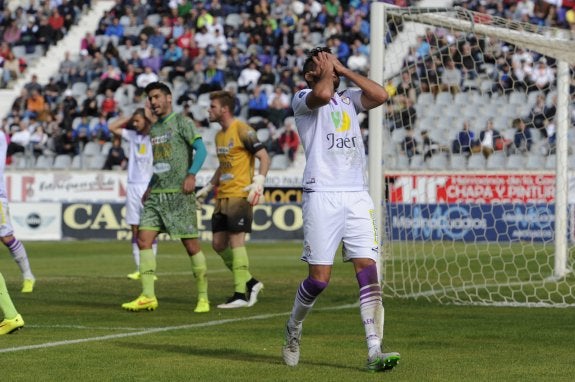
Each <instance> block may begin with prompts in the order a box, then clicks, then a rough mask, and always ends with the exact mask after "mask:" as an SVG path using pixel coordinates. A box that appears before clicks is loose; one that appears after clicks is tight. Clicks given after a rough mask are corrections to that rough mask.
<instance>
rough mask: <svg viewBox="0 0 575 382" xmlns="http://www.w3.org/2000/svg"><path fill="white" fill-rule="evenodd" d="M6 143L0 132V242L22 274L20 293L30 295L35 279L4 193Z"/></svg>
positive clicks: (6, 195)
mask: <svg viewBox="0 0 575 382" xmlns="http://www.w3.org/2000/svg"><path fill="white" fill-rule="evenodd" d="M7 148H8V142H7V140H6V134H5V133H4V132H3V131H0V240H2V244H4V245H5V246H6V248H8V250H9V251H10V255H12V258H13V259H14V261H16V264H18V267H19V268H20V272H21V273H22V278H23V279H24V282H23V284H22V293H30V292H32V291H33V290H34V284H35V283H36V278H35V277H34V275H33V274H32V270H31V269H30V262H29V261H28V254H27V253H26V248H24V244H22V242H21V241H20V240H18V239H16V238H15V237H14V228H13V227H12V223H11V221H10V210H9V209H8V194H7V193H6V185H5V184H4V170H5V169H6V150H7Z"/></svg>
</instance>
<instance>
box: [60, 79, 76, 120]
mask: <svg viewBox="0 0 575 382" xmlns="http://www.w3.org/2000/svg"><path fill="white" fill-rule="evenodd" d="M77 113H78V101H76V98H74V95H73V94H72V89H66V90H65V91H64V99H63V100H62V117H63V118H62V124H63V128H65V129H72V121H73V120H74V118H75V117H76V115H77Z"/></svg>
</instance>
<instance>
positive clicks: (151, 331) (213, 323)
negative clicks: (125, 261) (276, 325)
mask: <svg viewBox="0 0 575 382" xmlns="http://www.w3.org/2000/svg"><path fill="white" fill-rule="evenodd" d="M357 306H359V303H354V304H346V305H340V306H334V307H328V308H320V309H316V311H330V310H341V309H347V308H354V307H357ZM289 314H290V313H289V312H288V313H270V314H260V315H256V316H251V317H241V318H230V319H226V320H216V321H208V322H201V323H197V324H189V325H177V326H165V327H160V328H150V329H145V330H141V331H138V332H130V333H117V334H109V335H105V336H97V337H88V338H78V339H75V340H64V341H55V342H46V343H43V344H37V345H26V346H17V347H13V348H6V349H0V353H14V352H19V351H25V350H36V349H47V348H53V347H59V346H68V345H76V344H81V343H86V342H98V341H110V340H116V339H120V338H127V337H136V336H144V335H148V334H154V333H161V332H169V331H173V330H185V329H195V328H205V327H210V326H218V325H225V324H232V323H236V322H242V321H252V320H265V319H268V318H275V317H280V316H285V315H289Z"/></svg>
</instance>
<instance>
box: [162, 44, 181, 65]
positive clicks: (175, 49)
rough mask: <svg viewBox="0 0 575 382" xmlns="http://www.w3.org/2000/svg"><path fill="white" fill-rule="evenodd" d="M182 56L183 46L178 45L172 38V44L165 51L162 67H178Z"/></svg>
mask: <svg viewBox="0 0 575 382" xmlns="http://www.w3.org/2000/svg"><path fill="white" fill-rule="evenodd" d="M182 57H183V52H182V48H180V47H179V46H177V45H176V42H175V41H174V40H170V45H169V46H168V49H167V50H166V52H165V53H164V57H163V60H162V68H165V67H170V68H174V67H176V66H177V65H178V64H179V63H180V60H181V59H182Z"/></svg>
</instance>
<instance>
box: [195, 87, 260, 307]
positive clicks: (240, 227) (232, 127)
mask: <svg viewBox="0 0 575 382" xmlns="http://www.w3.org/2000/svg"><path fill="white" fill-rule="evenodd" d="M233 110H234V97H233V95H232V94H231V93H229V92H227V91H216V92H213V93H211V94H210V110H209V116H210V122H217V123H219V124H220V125H221V126H222V130H221V131H219V132H218V133H217V134H216V138H215V139H216V150H217V155H218V160H219V163H220V165H219V167H218V168H217V170H216V172H215V173H214V175H213V176H212V178H211V180H210V182H209V183H208V184H207V185H205V186H204V187H203V188H202V189H201V190H200V191H198V193H197V194H196V198H197V199H198V200H199V201H201V200H204V199H205V197H206V195H208V193H209V192H210V191H211V190H212V189H213V188H214V187H217V193H216V207H215V210H214V213H213V215H212V232H213V237H212V247H213V248H214V250H215V251H216V252H217V253H218V254H219V255H220V256H221V257H222V259H223V260H224V263H225V264H226V267H228V269H230V270H231V271H232V272H233V274H234V295H233V296H232V297H230V298H229V299H228V300H227V301H226V302H225V303H223V304H220V305H218V308H221V309H233V308H243V307H251V306H253V305H254V304H255V303H256V302H257V297H258V294H259V292H260V291H261V290H262V289H263V287H264V285H263V284H262V283H261V282H260V281H258V280H256V279H255V278H253V277H252V275H251V273H250V271H249V260H248V254H247V251H246V247H245V236H246V233H249V232H251V229H252V220H253V208H252V207H253V206H254V205H255V204H257V203H258V201H259V200H260V199H262V200H263V188H264V182H265V177H266V174H267V172H268V170H269V167H270V158H269V155H268V153H267V151H266V149H265V147H264V146H263V144H262V143H261V142H260V141H259V140H258V138H257V135H256V132H255V130H254V129H253V128H251V127H250V126H249V125H248V124H246V123H245V122H243V121H241V120H239V119H237V118H234V116H233ZM255 158H258V159H259V162H260V165H259V168H258V173H255Z"/></svg>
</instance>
